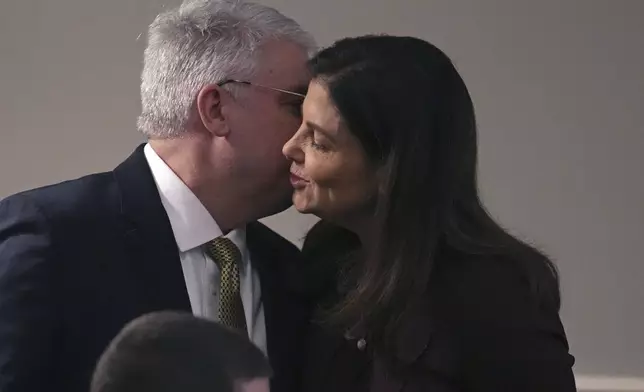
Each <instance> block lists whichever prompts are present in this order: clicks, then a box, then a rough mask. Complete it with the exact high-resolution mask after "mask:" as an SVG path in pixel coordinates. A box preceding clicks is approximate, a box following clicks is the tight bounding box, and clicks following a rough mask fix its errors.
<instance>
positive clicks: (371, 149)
mask: <svg viewBox="0 0 644 392" xmlns="http://www.w3.org/2000/svg"><path fill="white" fill-rule="evenodd" d="M310 67H311V70H312V73H313V78H314V79H315V80H317V81H320V82H322V83H323V85H325V86H326V88H327V89H328V91H329V93H330V96H331V99H332V101H333V102H334V104H335V106H336V107H337V109H338V110H339V112H340V114H341V116H342V118H343V120H344V122H345V124H346V125H347V127H348V129H349V130H350V131H351V132H352V133H353V134H354V135H355V136H356V137H357V138H358V139H359V140H360V142H361V144H362V146H363V148H364V149H365V151H366V152H367V155H368V156H369V157H370V158H371V160H372V161H373V163H375V164H377V165H378V166H379V167H381V168H382V169H384V173H385V175H384V186H383V187H382V190H381V192H380V194H379V195H378V200H377V207H376V212H375V217H376V223H375V224H376V229H377V236H376V238H375V240H374V241H373V242H372V243H369V244H361V254H362V262H361V263H360V267H359V272H358V273H357V274H356V275H355V276H358V279H357V283H355V282H354V283H353V285H352V287H353V289H352V290H350V292H349V294H348V295H347V296H346V297H345V299H344V301H342V302H341V303H340V305H339V306H338V307H337V308H335V314H334V315H335V316H336V320H342V321H343V322H345V323H346V324H345V327H351V326H354V325H355V324H357V323H360V322H362V323H365V324H366V327H367V328H368V330H369V332H370V333H371V334H372V335H374V336H375V337H376V338H377V339H376V340H377V341H381V342H384V343H383V344H386V342H387V339H388V337H389V334H390V333H392V332H393V331H395V328H396V320H398V319H399V316H401V313H402V312H403V311H404V305H401V304H406V303H408V301H409V300H410V299H412V298H413V297H414V296H416V295H422V294H424V293H426V292H427V290H428V285H429V279H430V276H431V274H432V272H433V271H434V269H435V267H436V265H437V263H438V262H442V260H440V257H439V254H443V253H442V252H443V251H444V250H445V249H446V248H447V249H448V250H449V251H450V253H451V254H460V255H466V256H472V255H473V256H475V257H476V256H483V257H481V260H490V257H488V256H492V258H494V259H505V260H510V261H512V262H516V263H517V264H518V265H520V268H521V269H522V271H523V274H524V275H525V276H526V277H527V279H528V281H529V284H530V288H531V292H532V293H533V298H534V300H535V301H536V302H537V303H538V305H539V306H543V307H546V308H549V309H555V310H556V311H558V310H559V306H560V298H559V286H558V276H557V272H556V269H555V267H554V265H553V264H552V263H551V262H550V261H549V260H548V258H547V257H546V256H544V255H542V254H541V253H539V252H538V251H537V250H536V249H534V248H533V247H531V246H529V245H527V244H525V243H524V242H522V241H520V240H518V239H516V238H515V237H513V236H512V235H510V234H509V233H508V232H506V231H505V230H504V229H503V228H502V227H500V226H499V224H497V223H496V222H495V221H494V220H493V218H492V217H491V216H490V215H489V214H488V212H487V211H486V210H485V208H484V207H483V205H482V203H481V200H480V198H479V192H478V189H477V135H476V133H477V132H476V122H475V117H474V107H473V104H472V100H471V98H470V95H469V93H468V90H467V88H466V86H465V83H464V82H463V80H462V79H461V77H460V75H459V74H458V72H457V71H456V69H455V67H454V65H453V64H452V62H451V60H450V59H449V58H448V57H447V56H446V55H445V54H444V53H443V52H442V51H441V50H439V49H438V48H436V47H435V46H433V45H431V44H429V43H428V42H426V41H423V40H421V39H417V38H411V37H394V36H363V37H358V38H347V39H343V40H340V41H338V42H336V43H335V44H334V45H332V46H331V47H329V48H327V49H324V50H322V51H321V52H320V53H319V54H317V56H315V57H314V58H313V59H312V60H311V61H310ZM347 236H351V234H350V233H347V232H346V230H344V229H341V228H339V227H335V228H334V227H333V225H331V224H329V223H325V222H321V223H320V224H319V225H318V226H317V227H315V228H314V229H313V230H312V231H311V232H310V233H309V235H308V236H307V240H306V243H305V248H307V247H308V246H307V243H308V244H312V245H313V247H315V243H319V244H321V246H322V247H323V246H324V245H322V244H323V243H325V242H326V241H327V240H330V241H331V242H334V241H336V238H338V237H343V238H345V240H344V241H345V242H346V238H347ZM355 239H356V238H354V240H355ZM326 244H327V245H326V247H327V248H329V247H331V246H332V245H329V243H328V242H326ZM439 252H441V253H439ZM445 262H449V260H445ZM347 324H348V325H347Z"/></svg>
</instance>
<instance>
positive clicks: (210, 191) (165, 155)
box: [149, 138, 254, 234]
mask: <svg viewBox="0 0 644 392" xmlns="http://www.w3.org/2000/svg"><path fill="white" fill-rule="evenodd" d="M149 144H150V146H151V147H152V148H153V149H154V151H155V152H156V153H157V155H158V156H159V157H160V158H161V159H162V160H163V161H164V162H165V164H166V165H168V167H169V168H170V169H171V170H172V171H173V172H174V173H175V174H176V175H177V177H179V178H180V179H181V181H182V182H183V183H184V184H186V186H187V187H188V188H189V189H190V190H191V191H192V193H193V194H194V195H195V196H196V197H197V199H199V201H200V202H201V204H203V206H204V207H205V208H206V210H207V211H208V212H209V213H210V215H211V216H212V217H213V219H214V220H215V222H217V224H218V226H219V227H220V229H221V230H222V232H223V233H224V234H225V233H227V232H229V231H231V230H233V229H235V228H239V227H243V226H244V225H245V224H246V223H248V222H249V221H250V220H254V219H253V218H252V217H250V216H248V214H246V212H247V210H248V206H249V205H252V203H251V202H250V201H247V200H246V198H244V197H242V195H240V194H239V192H238V191H237V190H236V189H235V187H234V186H233V184H231V183H230V180H229V179H228V178H226V176H225V175H224V174H223V173H218V170H217V168H216V167H213V165H210V161H209V160H208V157H207V152H205V151H200V150H199V145H198V143H196V141H192V140H190V139H188V138H185V139H181V140H150V141H149ZM215 190H219V191H215Z"/></svg>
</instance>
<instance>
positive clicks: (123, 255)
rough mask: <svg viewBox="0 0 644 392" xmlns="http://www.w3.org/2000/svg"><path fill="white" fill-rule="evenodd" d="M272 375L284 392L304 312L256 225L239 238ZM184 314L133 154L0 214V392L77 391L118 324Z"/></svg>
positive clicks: (146, 175)
mask: <svg viewBox="0 0 644 392" xmlns="http://www.w3.org/2000/svg"><path fill="white" fill-rule="evenodd" d="M247 242H248V247H249V250H250V253H251V257H252V259H253V263H254V265H255V266H256V268H257V269H258V272H259V276H260V283H261V286H262V287H261V289H262V300H263V304H264V312H265V317H266V329H267V331H266V332H267V344H268V352H269V357H270V362H271V365H272V367H273V371H274V375H275V376H274V379H273V380H272V384H271V385H272V391H274V392H282V391H283V392H292V391H295V388H296V384H297V382H298V380H297V376H298V375H299V371H298V369H299V367H298V366H299V364H300V363H301V360H300V359H301V358H300V353H301V349H300V348H299V346H300V344H301V340H300V337H301V334H302V333H303V331H304V329H305V325H306V323H307V320H308V318H309V306H308V303H307V302H306V301H304V300H303V299H301V298H300V297H298V296H297V295H294V294H293V293H292V292H291V290H290V287H291V286H290V284H289V282H290V281H291V280H293V281H294V280H296V276H295V275H296V269H297V266H298V265H299V264H300V255H299V251H298V250H297V248H296V247H294V246H293V245H292V244H290V243H289V242H288V241H286V240H285V239H283V238H282V237H280V236H278V235H277V234H275V233H274V232H272V231H271V230H270V229H268V228H267V227H265V226H264V225H262V224H260V223H258V222H256V223H252V224H250V225H248V227H247ZM156 310H184V311H190V302H189V298H188V294H187V291H186V287H185V282H184V276H183V272H182V269H181V264H180V259H179V254H178V249H177V247H176V243H175V240H174V236H173V234H172V229H171V227H170V222H169V220H168V218H167V216H166V214H165V210H164V208H163V205H162V204H161V200H160V197H159V194H158V192H157V188H156V185H155V183H154V179H153V177H152V174H151V172H150V170H149V167H148V164H147V161H146V160H145V156H144V154H143V149H142V146H141V147H139V148H138V149H137V150H136V151H135V152H134V153H133V154H132V156H130V158H128V159H127V160H126V161H125V162H124V163H122V164H121V165H120V166H119V167H118V168H116V169H115V170H114V171H113V172H108V173H102V174H95V175H90V176H87V177H84V178H81V179H78V180H74V181H69V182H65V183H62V184H58V185H53V186H49V187H46V188H41V189H36V190H32V191H28V192H25V193H22V194H18V195H14V196H11V197H9V198H7V199H5V200H4V201H2V202H1V203H0V390H1V391H2V392H17V391H20V392H27V391H45V390H50V391H61V392H62V391H65V392H86V391H87V390H88V388H89V380H90V376H91V374H92V371H93V368H94V366H95V362H96V360H97V359H98V357H99V356H100V354H101V353H102V351H103V349H104V348H105V347H106V346H107V344H108V343H109V342H110V340H111V339H112V338H113V337H114V336H115V335H116V334H117V333H118V331H119V330H120V329H121V328H122V327H123V325H124V324H125V323H127V322H128V321H130V320H132V319H134V318H136V317H138V316H140V315H142V314H145V313H148V312H152V311H156Z"/></svg>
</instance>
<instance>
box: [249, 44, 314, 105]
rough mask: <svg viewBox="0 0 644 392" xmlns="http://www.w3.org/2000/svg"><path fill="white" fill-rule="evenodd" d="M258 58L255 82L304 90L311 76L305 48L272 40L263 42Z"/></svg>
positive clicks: (299, 90) (298, 90)
mask: <svg viewBox="0 0 644 392" xmlns="http://www.w3.org/2000/svg"><path fill="white" fill-rule="evenodd" d="M258 60H259V61H258V70H257V74H256V77H255V79H256V80H255V81H256V82H257V83H262V84H266V85H269V86H272V87H279V88H284V89H292V90H294V91H296V92H306V88H307V86H308V83H309V81H310V79H311V77H310V73H309V70H308V67H307V61H308V53H307V51H306V49H305V48H303V47H302V46H300V45H297V44H295V43H292V42H289V41H272V42H269V43H267V44H265V46H264V48H263V50H262V53H261V55H260V58H259V59H258ZM302 90H304V91H302Z"/></svg>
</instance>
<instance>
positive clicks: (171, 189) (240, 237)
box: [143, 144, 246, 253]
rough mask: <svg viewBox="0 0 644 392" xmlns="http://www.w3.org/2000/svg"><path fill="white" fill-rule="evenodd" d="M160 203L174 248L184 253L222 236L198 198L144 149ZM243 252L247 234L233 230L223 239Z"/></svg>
mask: <svg viewBox="0 0 644 392" xmlns="http://www.w3.org/2000/svg"><path fill="white" fill-rule="evenodd" d="M143 151H144V153H145V158H146V159H147V161H148V165H149V166H150V170H151V171H152V176H153V177H154V181H155V182H156V185H157V189H158V190H159V196H160V197H161V202H162V203H163V207H164V208H165V211H166V213H167V215H168V219H169V220H170V225H171V226H172V232H173V234H174V238H175V241H176V242H177V247H178V248H179V251H180V252H186V251H189V250H191V249H194V248H196V247H199V246H201V245H203V244H205V243H206V242H209V241H212V240H213V239H215V238H217V237H220V236H222V235H223V233H222V231H221V228H220V227H219V225H218V224H217V222H215V220H214V219H213V217H212V216H211V215H210V213H209V212H208V210H206V207H204V205H203V204H202V203H201V201H199V199H198V198H197V196H196V195H195V194H194V193H193V192H192V191H191V190H190V188H188V186H187V185H186V184H185V183H184V182H183V181H182V180H181V179H180V178H179V176H177V175H176V174H175V173H174V172H173V171H172V169H170V167H169V166H168V165H167V164H166V163H165V162H164V161H163V159H161V157H159V155H158V154H157V153H156V152H155V151H154V149H153V148H152V146H150V145H149V144H146V145H145V147H144V150H143ZM226 237H228V238H230V239H231V240H232V241H233V242H234V243H235V245H237V246H238V247H239V249H240V250H241V251H242V253H243V252H244V250H245V248H246V246H245V242H246V231H245V230H244V229H237V230H233V231H231V232H230V233H228V234H227V235H226Z"/></svg>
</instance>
